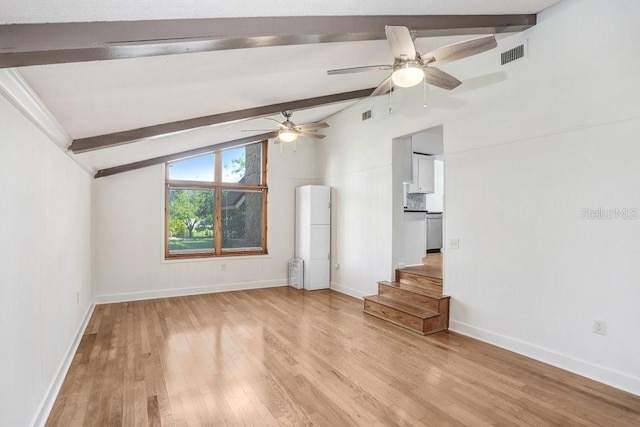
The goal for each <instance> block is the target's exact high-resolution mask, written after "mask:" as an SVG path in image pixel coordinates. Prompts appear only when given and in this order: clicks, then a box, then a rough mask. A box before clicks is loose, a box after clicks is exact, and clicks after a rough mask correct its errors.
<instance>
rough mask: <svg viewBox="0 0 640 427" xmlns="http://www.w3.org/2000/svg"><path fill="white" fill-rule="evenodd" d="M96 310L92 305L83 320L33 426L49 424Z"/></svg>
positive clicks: (32, 421)
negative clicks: (54, 406)
mask: <svg viewBox="0 0 640 427" xmlns="http://www.w3.org/2000/svg"><path fill="white" fill-rule="evenodd" d="M94 308H95V304H91V305H90V306H89V309H88V310H87V312H86V313H85V315H84V318H83V319H82V323H81V324H80V327H79V328H78V331H77V332H76V336H75V337H74V338H73V341H72V342H71V345H70V346H69V349H68V350H67V354H66V355H65V356H64V359H62V362H61V363H60V367H59V368H58V373H57V374H56V376H55V377H54V378H53V381H51V384H49V388H48V389H47V392H46V394H45V395H44V398H43V399H42V402H40V406H38V410H37V411H36V413H35V415H34V416H33V419H32V420H31V423H30V424H29V425H31V426H44V425H45V423H46V422H47V418H49V413H50V412H51V409H52V408H53V404H54V403H55V401H56V398H57V397H58V393H59V392H60V388H61V387H62V383H63V382H64V379H65V377H66V376H67V372H68V371H69V367H70V366H71V362H72V361H73V358H74V356H75V355H76V351H78V346H79V345H80V341H81V340H82V336H83V335H84V331H85V330H86V329H87V325H88V324H89V319H91V316H92V315H93V309H94Z"/></svg>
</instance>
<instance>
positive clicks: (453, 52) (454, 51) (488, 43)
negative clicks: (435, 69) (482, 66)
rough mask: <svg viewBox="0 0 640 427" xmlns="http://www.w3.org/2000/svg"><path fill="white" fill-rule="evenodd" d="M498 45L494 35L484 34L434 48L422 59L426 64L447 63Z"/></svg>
mask: <svg viewBox="0 0 640 427" xmlns="http://www.w3.org/2000/svg"><path fill="white" fill-rule="evenodd" d="M496 46H498V43H497V42H496V38H495V37H494V36H492V35H491V36H484V37H479V38H477V39H471V40H466V41H463V42H459V43H453V44H450V45H447V46H443V47H441V48H438V49H436V50H432V51H431V52H429V53H427V54H426V55H422V59H423V61H424V64H425V65H426V64H428V65H431V64H434V65H435V64H446V63H447V62H453V61H457V60H458V59H462V58H466V57H468V56H473V55H477V54H478V53H482V52H485V51H487V50H490V49H493V48H494V47H496Z"/></svg>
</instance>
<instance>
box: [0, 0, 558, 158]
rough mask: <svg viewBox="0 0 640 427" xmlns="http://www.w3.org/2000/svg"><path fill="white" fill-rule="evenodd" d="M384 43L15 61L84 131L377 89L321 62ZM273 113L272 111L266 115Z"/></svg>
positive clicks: (490, 4)
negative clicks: (78, 60) (21, 63)
mask: <svg viewBox="0 0 640 427" xmlns="http://www.w3.org/2000/svg"><path fill="white" fill-rule="evenodd" d="M558 1H559V0H537V1H522V0H516V1H514V0H500V1H482V2H480V1H475V2H469V1H465V0H447V1H445V0H442V1H434V0H431V1H421V0H411V1H406V0H405V1H403V2H396V1H392V0H377V1H364V0H361V1H360V0H341V1H324V2H308V1H307V2H291V1H287V2H285V1H261V2H256V1H250V0H239V1H224V2H222V1H209V2H206V1H203V0H200V1H197V0H192V1H184V0H183V1H165V2H158V1H157V0H143V1H136V2H131V1H129V0H127V1H125V0H117V1H110V2H104V1H102V2H98V1H95V0H91V1H82V0H60V1H57V2H56V7H55V8H54V7H51V3H49V2H47V3H46V5H47V6H48V7H44V6H43V2H42V1H35V0H2V11H0V20H2V22H5V23H6V22H12V23H17V22H22V23H24V22H65V21H66V22H68V21H98V20H100V21H105V20H134V19H135V20H137V19H143V20H151V19H163V18H172V19H175V18H194V17H198V18H202V17H222V16H225V17H228V16H286V15H289V16H291V15H346V14H353V15H356V14H359V15H380V14H395V15H404V14H406V15H410V14H424V15H428V14H506V13H536V12H539V11H540V10H543V9H544V8H546V7H548V6H550V5H552V4H555V3H557V2H558ZM468 38H470V37H469V36H456V37H435V38H420V39H418V40H417V41H416V46H417V48H418V51H420V52H427V51H429V50H431V49H434V48H436V47H439V46H443V45H446V44H449V43H453V42H457V41H461V40H465V39H468ZM472 61H473V60H472V59H471V58H470V59H466V60H462V61H459V62H457V63H456V64H451V66H449V65H447V66H443V67H442V68H443V69H444V70H446V71H450V72H452V73H453V72H454V71H455V75H456V76H457V77H459V78H461V80H463V81H464V80H465V79H470V78H473V77H477V76H480V75H482V74H485V73H488V72H491V71H494V70H483V69H475V68H470V67H467V68H466V69H465V67H464V65H465V62H469V63H471V62H472ZM392 62H393V58H392V55H391V52H390V50H389V48H388V45H387V43H386V41H360V42H343V43H325V44H313V45H296V46H275V47H263V48H254V49H237V50H223V51H215V52H204V53H193V54H183V55H171V56H158V57H144V58H135V59H121V60H112V61H95V62H83V63H68V64H57V65H44V66H33V67H24V68H20V69H19V72H20V73H21V74H22V75H23V76H24V77H25V79H26V80H27V82H28V83H29V84H30V85H31V86H32V87H33V88H34V90H35V91H36V93H37V94H38V95H39V96H40V97H41V99H42V100H43V101H44V103H45V104H46V105H47V106H48V107H49V109H50V110H51V111H52V113H53V114H54V115H55V117H56V118H57V119H58V120H59V121H60V123H61V124H62V126H63V127H64V128H65V129H66V131H67V132H68V133H69V134H70V135H71V137H72V138H74V139H78V138H84V137H89V136H95V135H101V134H106V133H112V132H118V131H123V130H128V129H135V128H139V127H143V126H149V125H154V124H160V123H166V122H172V121H176V120H182V119H189V118H195V117H201V116H207V115H212V114H217V113H223V112H228V111H236V110H242V109H246V108H251V107H256V106H261V105H270V104H276V103H280V102H285V101H292V100H298V99H306V98H312V97H316V96H321V95H327V94H333V93H340V92H347V91H353V90H357V89H364V88H367V87H375V86H377V85H378V83H379V82H380V81H382V80H383V79H384V78H386V77H387V75H388V74H387V73H386V72H383V71H382V72H381V71H377V72H370V73H359V74H351V75H338V76H328V75H327V74H326V72H327V70H329V69H334V68H344V67H353V66H360V65H376V64H391V63H392ZM349 104H350V102H347V103H342V104H337V105H332V106H325V107H322V108H314V109H309V110H305V111H298V112H296V113H295V114H294V117H293V119H294V121H295V122H296V123H305V122H309V121H315V120H321V119H324V118H326V117H327V116H329V115H331V114H333V113H335V112H337V111H339V110H340V109H342V108H345V106H346V105H349ZM274 118H278V117H277V116H274ZM272 128H273V127H272V126H269V121H267V120H264V119H260V120H258V121H250V122H243V123H236V124H228V125H218V126H215V127H212V128H209V129H204V130H203V129H201V130H195V131H191V132H188V133H185V134H182V135H180V136H173V137H169V138H164V139H166V141H162V139H163V138H157V139H154V140H149V141H143V142H136V143H133V144H128V145H126V146H121V147H114V148H109V149H103V150H98V151H94V152H89V153H85V154H81V155H78V158H79V160H80V161H81V162H83V163H85V164H88V165H90V166H91V167H93V168H94V169H96V170H98V169H103V168H106V167H112V166H117V165H122V164H126V163H131V162H135V161H139V160H144V159H148V158H153V157H157V156H161V155H164V154H170V153H174V152H178V151H184V150H187V149H191V148H197V147H201V146H207V145H211V144H214V143H217V142H224V141H227V140H232V139H238V138H242V137H245V136H248V135H250V134H249V133H245V132H242V130H243V129H272Z"/></svg>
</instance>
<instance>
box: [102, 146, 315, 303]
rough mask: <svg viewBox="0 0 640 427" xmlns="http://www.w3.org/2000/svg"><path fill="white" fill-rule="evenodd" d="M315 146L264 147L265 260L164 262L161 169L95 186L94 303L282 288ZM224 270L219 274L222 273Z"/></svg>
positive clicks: (312, 171)
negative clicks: (298, 197) (298, 192)
mask: <svg viewBox="0 0 640 427" xmlns="http://www.w3.org/2000/svg"><path fill="white" fill-rule="evenodd" d="M314 143H315V142H314V141H304V140H302V141H299V142H298V143H297V151H296V152H295V153H293V151H292V147H291V145H290V144H287V145H285V146H284V147H283V149H282V152H281V151H280V148H279V146H275V147H274V145H273V143H270V144H269V153H268V162H269V164H268V185H269V195H268V211H267V216H268V236H267V238H268V250H269V255H266V256H248V257H224V258H213V259H211V258H208V259H199V260H170V261H165V260H164V243H163V235H162V233H163V224H164V218H163V215H164V169H163V166H161V165H158V166H154V167H149V168H145V169H139V170H136V171H131V172H127V173H123V174H119V175H113V176H110V177H105V178H100V179H97V180H95V187H94V188H95V206H94V207H95V246H96V267H95V285H96V301H97V302H107V301H122V300H134V299H145V298H156V297H161V296H170V295H185V294H191V293H205V292H219V291H225V290H234V289H247V288H254V287H267V286H281V285H284V284H286V283H287V273H288V270H287V262H288V260H289V259H290V258H291V257H293V254H294V221H295V216H294V213H295V204H294V200H295V187H297V186H300V185H305V184H310V183H313V179H312V178H313V176H314V175H315V169H314V163H313V160H312V158H313V157H312V155H313V150H314V145H313V144H314ZM222 264H224V271H223V270H222Z"/></svg>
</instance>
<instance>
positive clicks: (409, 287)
mask: <svg viewBox="0 0 640 427" xmlns="http://www.w3.org/2000/svg"><path fill="white" fill-rule="evenodd" d="M378 285H384V286H388V287H393V288H397V289H402V290H404V291H407V292H411V293H414V294H419V295H424V296H426V297H429V298H433V299H436V300H441V299H447V298H449V296H447V295H442V294H441V293H440V292H437V291H432V290H431V289H427V288H425V287H422V286H417V285H413V284H409V283H402V282H388V281H386V280H381V281H379V282H378Z"/></svg>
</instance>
